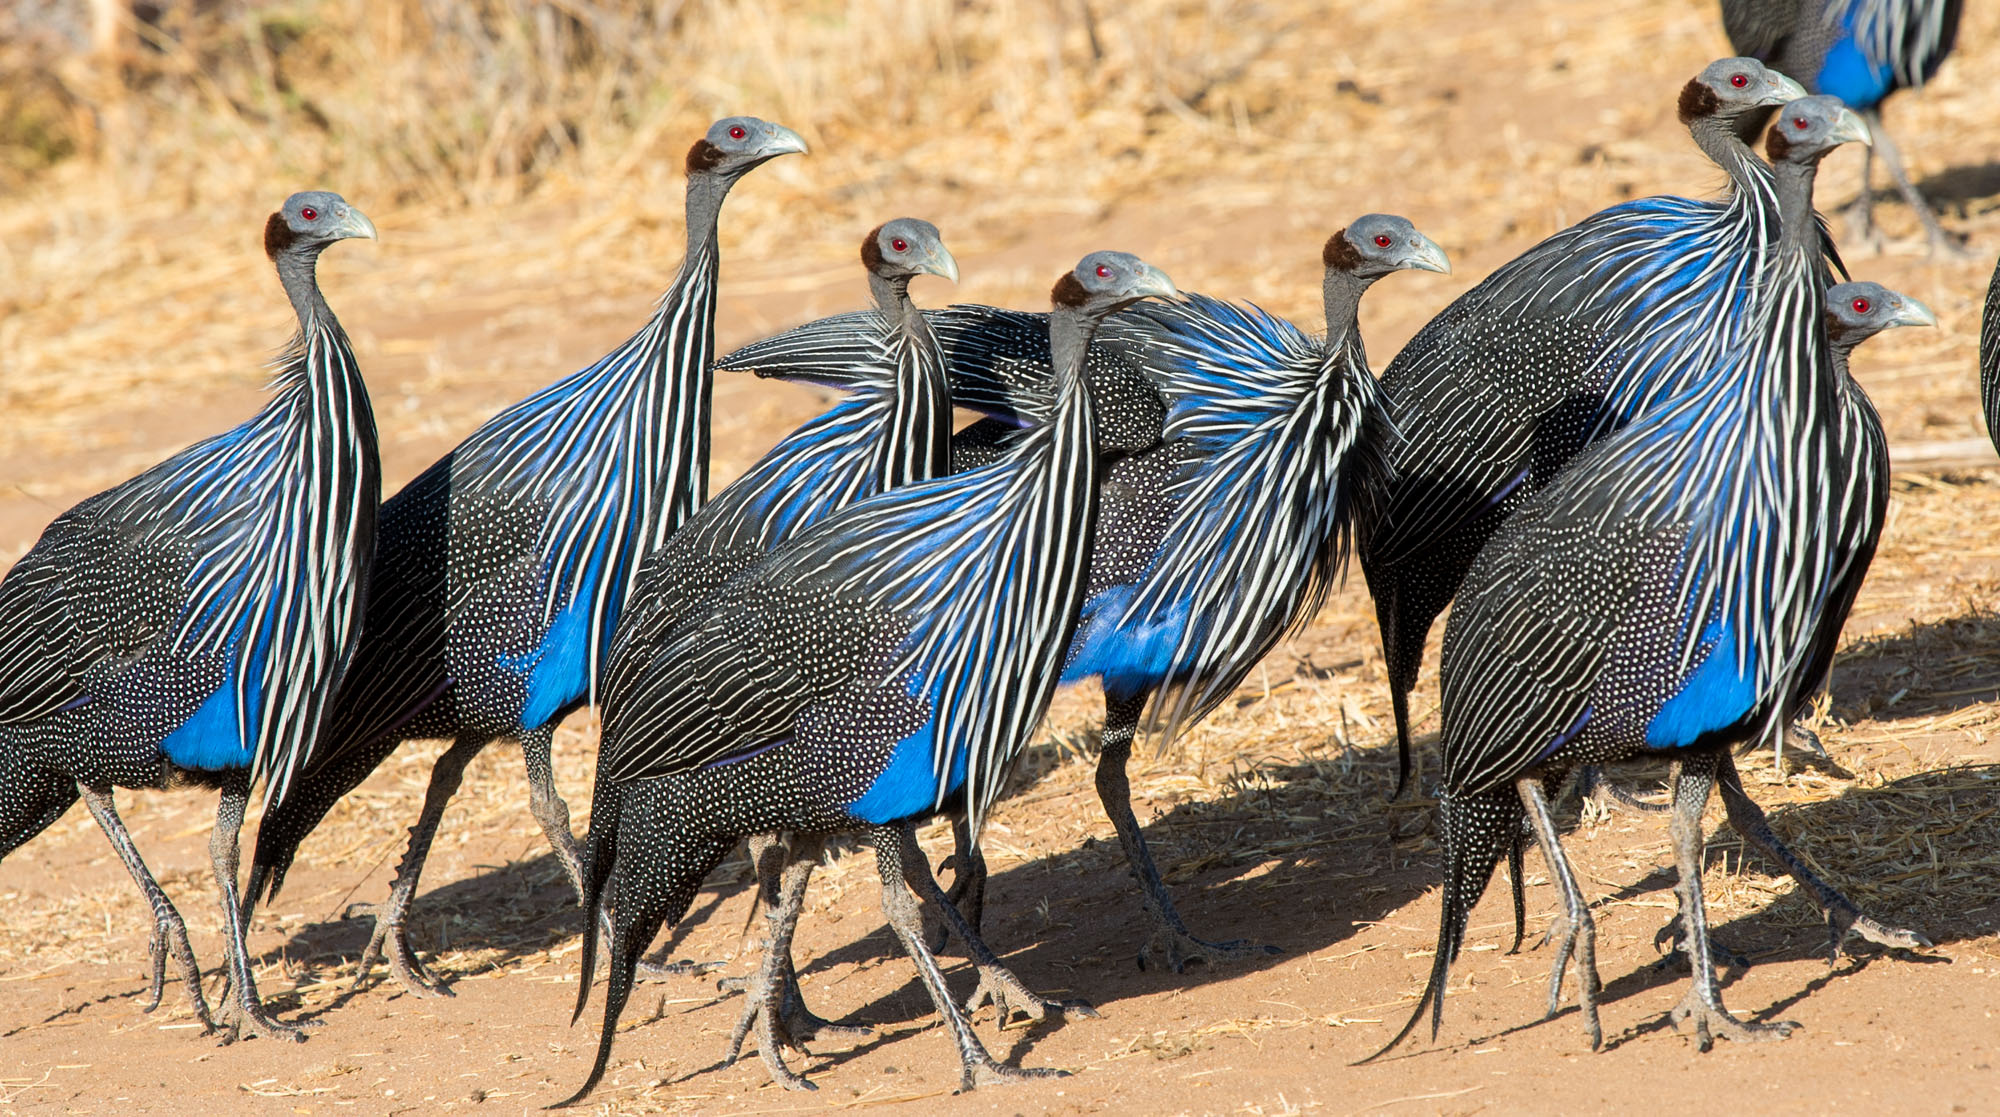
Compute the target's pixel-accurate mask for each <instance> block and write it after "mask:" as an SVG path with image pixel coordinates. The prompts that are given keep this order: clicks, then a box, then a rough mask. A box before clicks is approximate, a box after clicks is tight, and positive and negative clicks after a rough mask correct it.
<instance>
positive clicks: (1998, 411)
mask: <svg viewBox="0 0 2000 1117" xmlns="http://www.w3.org/2000/svg"><path fill="white" fill-rule="evenodd" d="M1979 400H1980V402H1981V403H1982V404H1983V405H1984V407H1983V410H1984V411H1985V412H1986V436H1987V437H1988V438H1991V439H1992V440H1993V448H1994V449H1996V450H2000V261H1996V262H1995V263H1994V265H1993V278H1992V279H1991V280H1990V281H1988V282H1987V284H1986V311H1985V313H1984V315H1982V316H1981V318H1980V324H1979Z"/></svg>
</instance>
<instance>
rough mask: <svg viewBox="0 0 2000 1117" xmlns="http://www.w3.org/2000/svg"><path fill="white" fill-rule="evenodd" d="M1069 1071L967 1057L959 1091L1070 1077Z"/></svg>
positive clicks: (959, 1081) (990, 1058)
mask: <svg viewBox="0 0 2000 1117" xmlns="http://www.w3.org/2000/svg"><path fill="white" fill-rule="evenodd" d="M1068 1077H1069V1072H1068V1071H1066V1070H1063V1069H1061V1068H1059V1067H1016V1066H1009V1065H1007V1064H1006V1063H1002V1062H997V1061H995V1060H994V1059H993V1058H992V1057H991V1056H987V1057H985V1058H976V1059H967V1060H966V1061H965V1070H964V1073H963V1074H961V1075H960V1076H959V1080H958V1091H957V1092H958V1093H961V1094H963V1093H967V1092H969V1091H972V1090H976V1089H978V1088H979V1087H981V1086H1004V1085H1006V1084H1008V1083H1012V1082H1032V1081H1035V1080H1037V1079H1042V1078H1068Z"/></svg>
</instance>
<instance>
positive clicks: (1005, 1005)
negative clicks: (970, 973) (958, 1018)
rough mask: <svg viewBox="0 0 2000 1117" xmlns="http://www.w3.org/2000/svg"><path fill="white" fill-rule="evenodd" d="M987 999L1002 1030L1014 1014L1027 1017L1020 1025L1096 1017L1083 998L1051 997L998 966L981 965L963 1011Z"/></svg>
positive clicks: (1011, 1022) (976, 1008) (973, 1009)
mask: <svg viewBox="0 0 2000 1117" xmlns="http://www.w3.org/2000/svg"><path fill="white" fill-rule="evenodd" d="M988 1001H991V1002H992V1003H993V1010H994V1012H995V1013H996V1014H997V1016H998V1021H997V1022H998V1024H999V1026H1000V1029H1001V1030H1002V1031H1005V1030H1006V1029H1008V1028H1009V1027H1013V1026H1015V1025H1014V1018H1015V1017H1016V1016H1025V1017H1027V1020H1026V1021H1024V1022H1023V1024H1022V1025H1021V1026H1023V1027H1025V1026H1027V1025H1029V1024H1040V1023H1042V1022H1044V1021H1046V1020H1048V1019H1049V1018H1050V1017H1054V1018H1055V1019H1056V1021H1057V1022H1059V1023H1060V1022H1067V1021H1070V1020H1094V1019H1096V1018H1097V1017H1098V1015H1099V1014H1098V1011H1097V1008H1096V1006H1094V1005H1092V1004H1091V1003H1090V1002H1089V1001H1085V1000H1067V1001H1059V1000H1051V999H1049V998H1047V997H1043V996H1041V995H1040V994H1037V993H1035V992H1034V991H1032V990H1030V989H1029V988H1028V987H1027V986H1025V985H1023V984H1021V981H1020V979H1019V978H1016V977H1015V976H1014V975H1013V974H1012V973H1010V972H1008V971H1007V970H1005V969H1003V968H999V967H991V966H981V967H980V969H979V987H978V988H977V989H974V990H973V991H972V996H970V997H967V998H966V1001H965V1014H966V1015H967V1016H972V1015H973V1014H974V1013H976V1012H978V1011H979V1009H980V1008H981V1007H982V1006H983V1005H985V1004H986V1003H987V1002H988Z"/></svg>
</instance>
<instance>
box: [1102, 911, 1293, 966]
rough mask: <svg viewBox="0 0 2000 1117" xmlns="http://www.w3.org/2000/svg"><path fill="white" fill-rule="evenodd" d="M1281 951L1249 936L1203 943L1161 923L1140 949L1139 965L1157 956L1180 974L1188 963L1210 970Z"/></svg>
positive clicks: (1151, 963) (1145, 964)
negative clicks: (1196, 963)
mask: <svg viewBox="0 0 2000 1117" xmlns="http://www.w3.org/2000/svg"><path fill="white" fill-rule="evenodd" d="M1283 953H1284V951H1282V950H1280V949H1278V948H1277V947H1275V946H1268V945H1266V944H1264V943H1260V942H1252V941H1251V940H1249V939H1230V940H1229V941H1227V942H1206V941H1204V940H1202V939H1198V938H1195V937H1194V936H1193V935H1190V934H1188V933H1187V932H1186V931H1185V930H1182V929H1180V928H1177V927H1169V926H1167V925H1165V924H1164V923H1162V924H1160V925H1159V926H1157V927H1156V928H1155V929H1154V931H1153V937H1152V938H1150V939H1148V940H1146V945H1145V946H1143V947H1140V948H1139V959H1138V961H1139V968H1140V969H1142V970H1143V969H1149V968H1151V966H1152V965H1153V963H1154V961H1155V959H1156V958H1159V957H1163V958H1164V961H1165V962H1166V966H1167V969H1168V970H1170V971H1172V972H1174V973H1180V972H1182V971H1183V970H1185V969H1187V966H1188V963H1190V962H1200V963H1201V964H1202V965H1205V966H1208V967H1209V968H1211V969H1213V968H1214V967H1216V966H1220V965H1225V964H1229V963H1235V962H1249V961H1253V960H1255V959H1258V958H1268V957H1270V956H1271V955H1273V954H1283Z"/></svg>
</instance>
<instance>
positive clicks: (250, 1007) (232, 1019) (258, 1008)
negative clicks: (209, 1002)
mask: <svg viewBox="0 0 2000 1117" xmlns="http://www.w3.org/2000/svg"><path fill="white" fill-rule="evenodd" d="M255 997H256V994H255V993H254V992H253V993H251V994H250V995H248V996H232V997H230V998H229V999H228V1000H226V1001H224V1002H223V1003H222V1025H223V1029H224V1030H225V1031H226V1032H227V1033H228V1035H227V1036H226V1037H225V1038H224V1040H223V1042H224V1043H235V1042H236V1041H237V1040H239V1039H247V1038H249V1037H251V1036H264V1037H266V1038H268V1039H284V1040H290V1041H292V1042H293V1043H304V1042H305V1041H306V1030H307V1029H309V1028H317V1027H320V1026H321V1025H322V1024H323V1023H324V1021H320V1020H301V1021H299V1022H298V1023H296V1024H287V1023H285V1022H284V1021H282V1020H280V1019H278V1018H277V1017H275V1016H272V1015H271V1014H270V1013H269V1012H268V1011H266V1010H265V1008H264V1006H263V1005H261V1004H259V1003H258V1002H257V1001H256V999H255Z"/></svg>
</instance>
